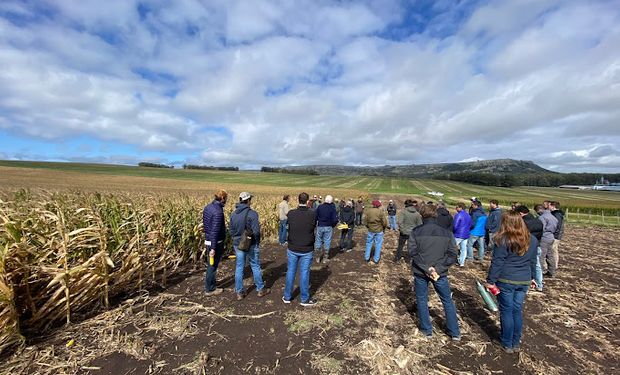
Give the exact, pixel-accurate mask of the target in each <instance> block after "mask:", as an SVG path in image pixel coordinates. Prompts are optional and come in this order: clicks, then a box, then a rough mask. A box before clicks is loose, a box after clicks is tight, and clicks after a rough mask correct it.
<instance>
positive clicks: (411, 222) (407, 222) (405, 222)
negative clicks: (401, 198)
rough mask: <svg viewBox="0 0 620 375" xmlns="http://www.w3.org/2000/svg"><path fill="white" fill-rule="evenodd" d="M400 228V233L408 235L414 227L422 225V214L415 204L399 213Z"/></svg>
mask: <svg viewBox="0 0 620 375" xmlns="http://www.w3.org/2000/svg"><path fill="white" fill-rule="evenodd" d="M397 221H398V229H399V230H400V233H401V234H403V235H406V236H409V235H410V234H411V231H412V230H413V228H415V227H417V226H418V225H422V216H421V215H420V214H419V213H418V211H417V210H416V209H415V207H413V206H409V207H405V209H404V210H400V215H398V220H397Z"/></svg>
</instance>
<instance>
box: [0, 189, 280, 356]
mask: <svg viewBox="0 0 620 375" xmlns="http://www.w3.org/2000/svg"><path fill="white" fill-rule="evenodd" d="M230 193H231V197H235V194H234V192H230ZM280 199H281V195H277V196H276V195H269V194H265V195H259V196H257V197H256V198H254V199H253V201H255V202H253V208H254V209H255V210H257V211H258V213H259V216H260V221H261V232H262V235H263V238H265V239H266V240H269V239H274V238H276V236H277V230H278V218H277V216H276V214H275V212H276V205H277V203H278V202H279V201H280ZM231 200H232V201H234V199H231ZM210 201H211V198H210V197H206V196H188V195H181V194H177V195H149V194H141V193H131V194H127V193H114V194H105V195H104V194H100V193H83V192H69V193H67V192H65V193H53V192H46V191H39V192H36V193H32V192H30V191H27V190H19V191H15V192H10V193H0V327H1V328H0V353H1V352H2V351H4V350H5V349H7V348H8V347H11V346H14V345H17V344H20V343H22V342H24V336H28V334H29V333H34V332H41V331H44V330H46V329H48V328H50V327H52V326H55V325H59V324H62V323H70V322H71V319H72V317H74V315H75V314H76V313H78V312H84V311H87V310H88V311H91V310H93V309H98V308H107V307H109V305H110V300H111V299H113V298H115V297H118V296H122V295H126V294H128V293H131V292H134V291H136V290H140V289H144V288H148V287H150V286H153V285H165V284H166V278H168V277H170V276H171V275H173V274H174V273H175V271H177V270H178V268H179V266H181V265H183V264H186V263H189V262H198V261H199V259H200V258H201V256H202V255H203V254H202V246H201V245H202V243H203V239H204V234H203V232H202V209H203V207H204V205H205V204H207V203H209V202H210ZM233 208H234V204H233V203H229V204H227V205H226V210H225V211H226V212H225V213H226V217H227V218H228V217H229V215H230V212H231V211H232V209H233ZM196 287H197V288H200V287H201V286H196Z"/></svg>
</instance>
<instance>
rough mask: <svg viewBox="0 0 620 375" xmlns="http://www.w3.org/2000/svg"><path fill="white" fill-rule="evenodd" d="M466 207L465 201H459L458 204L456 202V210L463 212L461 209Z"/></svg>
mask: <svg viewBox="0 0 620 375" xmlns="http://www.w3.org/2000/svg"><path fill="white" fill-rule="evenodd" d="M464 209H465V203H463V202H459V203H457V204H456V210H457V211H458V212H461V211H463V210H464Z"/></svg>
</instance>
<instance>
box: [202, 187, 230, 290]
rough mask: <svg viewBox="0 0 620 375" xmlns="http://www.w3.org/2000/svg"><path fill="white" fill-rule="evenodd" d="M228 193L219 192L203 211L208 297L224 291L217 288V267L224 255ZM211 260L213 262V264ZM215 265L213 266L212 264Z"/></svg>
mask: <svg viewBox="0 0 620 375" xmlns="http://www.w3.org/2000/svg"><path fill="white" fill-rule="evenodd" d="M227 198H228V193H227V192H226V191H225V190H219V191H218V192H216V193H215V199H213V202H211V203H209V204H208V205H207V206H205V208H204V209H203V211H202V225H203V229H204V232H205V247H206V250H207V271H206V273H205V292H206V293H207V296H214V295H218V294H221V293H222V291H223V289H222V288H216V287H215V284H216V283H215V278H216V274H217V266H218V265H219V264H220V260H221V259H222V255H223V254H224V240H226V223H225V222H224V206H225V205H226V199H227ZM211 259H212V260H213V262H211ZM211 263H213V264H211Z"/></svg>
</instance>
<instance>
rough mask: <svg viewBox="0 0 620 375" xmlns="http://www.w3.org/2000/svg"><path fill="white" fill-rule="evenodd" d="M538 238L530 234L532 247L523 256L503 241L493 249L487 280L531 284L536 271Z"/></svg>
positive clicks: (490, 281)
mask: <svg viewBox="0 0 620 375" xmlns="http://www.w3.org/2000/svg"><path fill="white" fill-rule="evenodd" d="M537 252H538V240H537V239H536V237H534V236H532V235H531V234H530V247H529V248H528V249H527V252H526V253H525V254H523V256H519V255H517V253H514V252H512V251H510V250H509V249H508V247H507V246H506V245H504V244H502V243H501V242H500V243H498V244H497V246H495V249H494V250H493V258H492V259H491V267H490V268H489V275H488V276H487V282H488V283H489V284H495V283H496V282H498V281H500V282H502V283H507V284H517V285H530V282H531V281H532V280H534V278H535V277H534V275H535V272H536V260H537Z"/></svg>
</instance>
